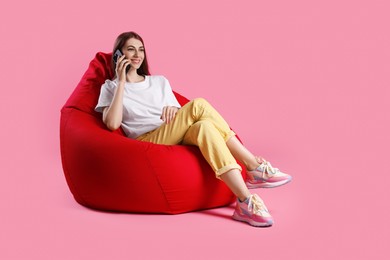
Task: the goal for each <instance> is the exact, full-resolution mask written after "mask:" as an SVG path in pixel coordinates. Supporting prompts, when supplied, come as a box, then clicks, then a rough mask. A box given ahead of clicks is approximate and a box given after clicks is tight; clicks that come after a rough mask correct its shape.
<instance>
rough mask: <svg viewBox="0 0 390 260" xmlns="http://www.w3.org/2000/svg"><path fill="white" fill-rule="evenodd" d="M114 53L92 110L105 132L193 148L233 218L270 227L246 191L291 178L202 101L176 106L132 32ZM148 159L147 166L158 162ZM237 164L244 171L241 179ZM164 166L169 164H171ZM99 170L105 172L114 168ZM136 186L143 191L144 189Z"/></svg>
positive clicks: (264, 213) (264, 212)
mask: <svg viewBox="0 0 390 260" xmlns="http://www.w3.org/2000/svg"><path fill="white" fill-rule="evenodd" d="M117 50H119V51H120V52H121V53H122V54H123V55H122V56H120V57H116V58H115V61H112V62H111V63H112V69H113V71H115V75H114V77H113V78H112V79H107V80H106V81H105V82H104V84H103V85H102V86H101V91H100V95H99V100H98V102H97V105H96V107H95V110H96V111H97V112H101V113H102V114H103V115H102V119H103V120H102V121H103V123H104V124H105V125H106V127H107V128H108V129H110V130H111V131H115V130H117V129H119V128H120V127H121V129H123V131H124V133H125V134H126V136H127V137H129V138H131V139H134V140H137V141H139V142H141V143H142V144H145V143H150V144H151V143H153V144H155V145H165V146H175V145H187V146H196V147H198V148H199V150H200V152H201V154H202V156H203V158H204V159H205V160H206V161H207V162H208V164H209V167H211V169H212V170H213V172H214V174H215V177H216V179H219V180H222V181H223V182H224V183H225V184H226V185H227V187H228V188H229V189H230V190H231V191H232V192H233V193H234V194H235V195H236V196H237V204H236V209H235V211H234V213H233V219H235V220H239V221H244V222H247V223H249V224H250V225H253V226H262V227H264V226H271V225H272V224H273V218H272V217H271V215H270V214H269V212H268V209H267V207H266V206H265V204H264V202H263V201H262V199H261V198H260V197H259V196H258V195H257V194H252V193H251V192H250V191H249V189H253V188H269V187H278V186H280V185H284V184H286V183H288V182H289V181H290V180H291V176H289V175H288V174H285V173H282V172H281V171H279V170H278V169H277V168H273V167H272V166H271V164H270V163H269V162H267V161H266V160H265V159H264V158H261V157H258V156H255V155H253V154H252V153H251V152H250V151H249V150H247V149H246V148H245V147H244V146H243V145H242V143H241V142H240V141H239V140H238V138H237V137H236V134H235V133H234V132H233V131H232V130H231V129H230V127H229V125H228V124H227V122H226V121H225V120H224V119H223V118H222V116H221V115H220V114H219V113H218V112H217V111H216V110H215V109H214V108H213V107H212V106H211V105H210V104H209V103H208V102H207V101H206V100H205V99H203V98H196V99H194V100H192V101H189V102H187V103H186V104H183V103H180V102H179V101H178V100H177V97H176V95H175V94H174V92H173V91H172V88H171V86H170V83H169V81H168V80H167V79H166V78H165V77H163V76H157V75H150V73H149V68H148V62H147V56H146V50H145V45H144V41H143V40H142V38H141V36H139V35H138V34H137V33H135V32H125V33H122V34H121V35H119V36H118V38H117V40H116V41H115V44H114V49H113V52H114V53H116V52H117ZM114 57H115V56H114ZM128 67H130V69H127V68H128ZM150 159H151V162H150V163H151V164H154V163H155V162H154V161H159V160H160V159H158V158H150ZM237 161H238V162H240V163H241V164H242V165H244V166H245V169H246V170H247V178H246V180H244V179H243V177H242V175H241V171H242V167H241V165H240V164H238V163H237ZM165 163H167V164H171V163H172V161H170V160H167V161H166V162H165ZM129 166H130V162H129ZM105 167H107V169H110V168H111V167H113V168H114V167H115V165H111V164H110V165H106V166H105ZM180 171H182V174H183V176H181V178H183V177H184V178H188V181H189V182H191V181H192V180H191V177H192V176H187V175H186V174H187V173H186V172H187V171H188V166H187V165H183V166H182V168H181V169H180ZM134 174H136V175H137V174H140V175H141V176H142V175H143V174H144V173H142V171H137V172H135V173H134ZM172 178H174V176H172ZM142 188H145V189H149V187H148V186H145V187H142V186H141V189H142ZM214 196H218V194H216V195H214ZM203 199H204V200H209V199H211V198H210V197H209V196H208V197H206V198H203ZM151 205H153V204H151ZM151 210H153V209H151Z"/></svg>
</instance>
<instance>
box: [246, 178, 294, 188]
mask: <svg viewBox="0 0 390 260" xmlns="http://www.w3.org/2000/svg"><path fill="white" fill-rule="evenodd" d="M291 180H292V179H287V180H283V181H278V182H263V183H256V184H253V183H249V182H245V184H246V186H247V188H248V189H257V188H276V187H279V186H282V185H285V184H287V183H289V182H290V181H291Z"/></svg>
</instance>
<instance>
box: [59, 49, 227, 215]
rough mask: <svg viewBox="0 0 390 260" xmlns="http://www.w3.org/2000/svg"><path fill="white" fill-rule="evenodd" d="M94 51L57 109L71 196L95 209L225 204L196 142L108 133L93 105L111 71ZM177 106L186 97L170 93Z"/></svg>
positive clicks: (105, 57) (173, 209)
mask: <svg viewBox="0 0 390 260" xmlns="http://www.w3.org/2000/svg"><path fill="white" fill-rule="evenodd" d="M111 56H112V55H111V53H110V54H106V53H101V52H99V53H97V54H96V57H95V58H94V59H93V60H92V61H91V63H90V65H89V68H88V70H87V71H86V72H85V74H84V76H83V77H82V79H81V81H80V83H79V84H78V86H77V87H76V89H75V90H74V91H73V93H72V95H71V96H70V97H69V99H68V100H67V102H66V103H65V105H64V107H63V108H62V109H61V121H60V141H61V159H62V166H63V170H64V174H65V177H66V181H67V183H68V186H69V188H70V191H71V192H72V194H73V196H74V198H75V200H76V201H77V202H78V203H80V204H81V205H84V206H86V207H90V208H93V209H98V210H107V211H121V212H143V213H168V214H177V213H183V212H189V211H195V210H201V209H207V208H214V207H220V206H224V205H228V204H230V203H232V202H233V201H234V195H233V194H232V192H231V191H230V190H229V189H228V188H227V186H226V185H225V184H224V183H223V182H222V181H220V180H218V179H216V178H215V174H214V172H213V171H212V169H211V167H210V166H209V165H208V163H207V161H206V160H205V159H204V158H203V156H202V154H201V153H200V150H199V149H198V147H196V146H185V145H170V146H168V145H157V144H153V143H149V142H142V141H137V140H134V139H130V138H127V137H126V136H125V135H124V133H123V131H121V129H119V130H118V131H115V132H111V131H109V130H108V129H107V128H106V127H105V125H104V124H103V123H102V119H101V117H102V114H101V113H98V112H95V111H94V108H95V106H96V104H97V100H98V97H99V94H100V87H101V85H102V84H103V83H104V81H105V80H106V79H108V78H112V76H113V72H112V69H111V66H110V61H111ZM175 95H176V97H177V99H178V101H179V103H180V104H181V105H184V104H185V103H187V102H188V99H186V98H185V97H183V96H181V95H180V94H178V93H176V92H175Z"/></svg>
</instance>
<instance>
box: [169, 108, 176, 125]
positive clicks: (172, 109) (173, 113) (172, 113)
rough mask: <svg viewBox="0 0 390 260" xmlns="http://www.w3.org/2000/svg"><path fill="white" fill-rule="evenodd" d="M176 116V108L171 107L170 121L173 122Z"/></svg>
mask: <svg viewBox="0 0 390 260" xmlns="http://www.w3.org/2000/svg"><path fill="white" fill-rule="evenodd" d="M174 117H175V108H174V107H170V110H169V122H172V121H173V118H174Z"/></svg>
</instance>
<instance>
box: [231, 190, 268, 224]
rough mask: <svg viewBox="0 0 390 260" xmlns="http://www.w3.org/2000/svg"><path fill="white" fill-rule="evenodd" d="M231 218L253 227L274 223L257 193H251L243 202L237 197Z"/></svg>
mask: <svg viewBox="0 0 390 260" xmlns="http://www.w3.org/2000/svg"><path fill="white" fill-rule="evenodd" d="M233 219H234V220H238V221H243V222H247V223H248V224H249V225H252V226H255V227H269V226H272V224H273V223H274V221H273V219H272V217H271V215H270V214H269V212H268V209H267V207H266V206H265V205H264V202H263V200H262V199H260V197H259V196H258V195H257V194H253V195H251V196H250V197H249V198H247V199H246V200H245V201H243V202H241V201H240V200H239V199H237V204H236V209H235V210H234V213H233Z"/></svg>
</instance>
